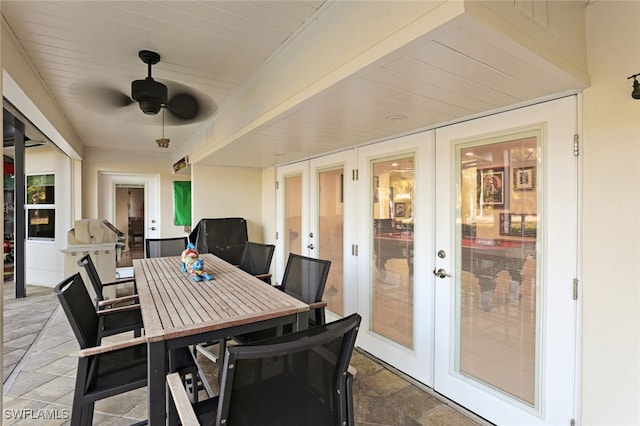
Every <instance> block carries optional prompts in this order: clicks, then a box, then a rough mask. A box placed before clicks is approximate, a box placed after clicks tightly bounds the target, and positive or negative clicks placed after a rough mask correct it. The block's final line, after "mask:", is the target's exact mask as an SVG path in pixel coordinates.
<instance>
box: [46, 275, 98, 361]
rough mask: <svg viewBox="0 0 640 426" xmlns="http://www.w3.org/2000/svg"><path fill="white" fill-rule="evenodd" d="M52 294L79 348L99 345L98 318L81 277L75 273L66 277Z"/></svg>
mask: <svg viewBox="0 0 640 426" xmlns="http://www.w3.org/2000/svg"><path fill="white" fill-rule="evenodd" d="M53 292H54V293H55V295H56V296H58V300H59V301H60V305H62V309H63V310H64V313H65V315H66V316H67V319H68V320H69V324H71V329H72V330H73V333H74V334H75V336H76V339H78V343H79V344H80V348H81V349H86V348H90V347H93V346H96V345H97V344H98V343H99V342H98V329H99V318H98V314H97V313H96V308H95V306H94V305H93V303H92V302H91V296H89V292H87V288H86V287H85V285H84V281H83V280H82V276H81V275H80V274H79V273H76V274H74V275H71V276H70V277H67V278H66V279H65V280H64V281H62V282H61V283H60V284H58V285H57V286H56V287H55V288H54V289H53Z"/></svg>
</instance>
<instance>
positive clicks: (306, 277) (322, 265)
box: [281, 253, 331, 303]
mask: <svg viewBox="0 0 640 426" xmlns="http://www.w3.org/2000/svg"><path fill="white" fill-rule="evenodd" d="M330 266H331V261H330V260H322V259H314V258H312V257H306V256H300V255H299V254H294V253H291V254H289V259H288V260H287V266H286V268H285V270H284V275H283V277H282V285H281V287H282V290H283V291H284V292H285V293H287V294H289V295H291V296H293V297H295V298H296V299H298V300H301V301H303V302H304V303H314V302H320V301H321V300H322V293H324V286H325V284H326V283H327V276H328V275H329V267H330Z"/></svg>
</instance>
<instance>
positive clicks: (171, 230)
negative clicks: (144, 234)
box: [82, 147, 190, 238]
mask: <svg viewBox="0 0 640 426" xmlns="http://www.w3.org/2000/svg"><path fill="white" fill-rule="evenodd" d="M101 172H112V173H122V174H131V175H135V176H138V175H157V176H158V177H159V188H158V190H159V197H160V214H159V216H158V217H159V218H160V219H161V227H160V237H162V238H168V237H177V236H182V235H184V234H185V232H184V227H182V226H175V225H174V224H173V181H176V180H190V176H189V175H188V174H181V173H179V174H175V173H173V169H172V163H171V156H170V155H169V154H167V153H164V152H158V153H154V154H151V153H147V154H145V155H144V158H140V156H139V155H138V156H132V155H131V154H130V153H128V152H122V151H113V150H109V149H100V148H91V147H85V149H84V161H83V165H82V176H83V181H82V194H83V208H82V212H83V217H85V218H94V217H100V216H99V212H100V210H99V200H98V191H97V188H99V173H101Z"/></svg>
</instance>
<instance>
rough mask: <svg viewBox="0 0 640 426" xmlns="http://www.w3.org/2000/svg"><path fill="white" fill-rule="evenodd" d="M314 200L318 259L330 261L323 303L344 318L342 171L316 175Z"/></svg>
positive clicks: (337, 169) (341, 169)
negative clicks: (316, 202)
mask: <svg viewBox="0 0 640 426" xmlns="http://www.w3.org/2000/svg"><path fill="white" fill-rule="evenodd" d="M317 199H318V228H317V229H318V258H320V259H325V260H330V261H331V268H330V269H329V276H328V277H327V283H326V285H325V290H324V297H323V300H324V301H325V302H327V309H329V310H330V311H332V312H334V313H336V314H337V315H339V316H344V267H343V265H344V167H342V166H340V167H338V168H335V169H329V170H320V171H319V172H318V186H317Z"/></svg>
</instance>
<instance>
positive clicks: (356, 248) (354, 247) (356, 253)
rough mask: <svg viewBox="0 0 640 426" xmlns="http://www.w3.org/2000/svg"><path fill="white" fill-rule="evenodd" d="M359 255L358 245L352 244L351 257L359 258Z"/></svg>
mask: <svg viewBox="0 0 640 426" xmlns="http://www.w3.org/2000/svg"><path fill="white" fill-rule="evenodd" d="M357 255H358V245H357V244H351V256H357Z"/></svg>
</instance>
